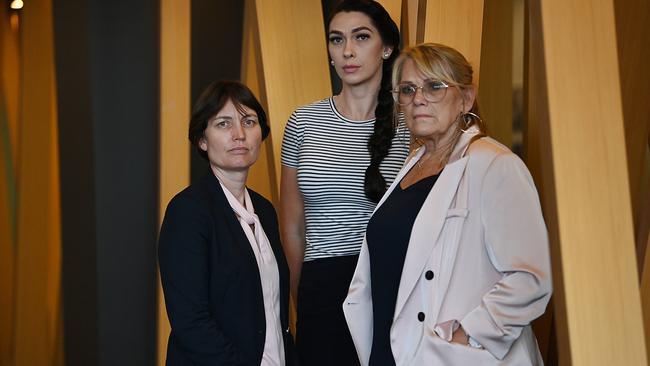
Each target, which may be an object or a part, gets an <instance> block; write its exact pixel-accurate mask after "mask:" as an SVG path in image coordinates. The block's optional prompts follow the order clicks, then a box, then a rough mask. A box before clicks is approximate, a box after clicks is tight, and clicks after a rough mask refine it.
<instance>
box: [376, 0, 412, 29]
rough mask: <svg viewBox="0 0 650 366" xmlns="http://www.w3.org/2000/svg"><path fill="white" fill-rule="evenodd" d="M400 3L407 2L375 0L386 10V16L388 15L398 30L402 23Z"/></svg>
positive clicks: (400, 0)
mask: <svg viewBox="0 0 650 366" xmlns="http://www.w3.org/2000/svg"><path fill="white" fill-rule="evenodd" d="M402 1H408V0H377V2H378V3H380V4H381V6H383V7H384V9H386V11H387V12H388V14H390V17H391V18H393V21H394V22H395V24H397V27H398V28H399V27H400V24H401V23H402Z"/></svg>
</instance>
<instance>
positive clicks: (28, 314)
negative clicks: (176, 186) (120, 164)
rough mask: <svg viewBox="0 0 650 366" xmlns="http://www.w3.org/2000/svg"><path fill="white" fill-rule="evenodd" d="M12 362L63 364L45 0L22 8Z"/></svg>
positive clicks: (51, 61) (55, 149)
mask: <svg viewBox="0 0 650 366" xmlns="http://www.w3.org/2000/svg"><path fill="white" fill-rule="evenodd" d="M23 12H24V13H23V18H22V19H23V20H24V21H23V28H22V32H23V33H22V40H21V44H22V50H23V59H22V65H23V67H22V70H21V71H22V78H21V81H22V88H21V89H22V93H21V94H22V95H21V99H22V100H23V101H29V102H25V103H21V112H20V115H21V118H20V123H21V124H22V125H24V126H29V133H28V134H21V136H20V142H19V143H20V147H19V151H20V157H21V158H20V162H19V166H18V169H19V171H20V176H19V185H18V192H19V196H18V245H17V261H16V290H15V291H16V292H15V293H16V313H15V314H16V316H15V322H16V328H15V332H16V333H15V347H16V348H15V363H16V365H57V364H61V363H62V358H61V356H62V351H61V346H62V339H61V330H62V328H61V326H62V322H61V309H60V275H61V267H60V261H61V240H60V235H61V234H60V202H59V196H58V195H59V177H58V172H59V167H58V145H57V139H58V137H57V127H56V126H57V123H56V121H57V120H56V112H57V111H56V105H55V103H56V94H55V88H54V85H55V78H54V52H53V51H54V50H53V38H52V34H53V32H52V29H53V28H52V4H51V1H50V0H34V1H31V2H29V7H26V8H25V9H24V10H23Z"/></svg>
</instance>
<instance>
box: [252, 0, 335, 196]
mask: <svg viewBox="0 0 650 366" xmlns="http://www.w3.org/2000/svg"><path fill="white" fill-rule="evenodd" d="M255 11H256V15H257V27H258V37H259V44H260V60H261V65H262V72H263V76H262V77H261V78H260V79H261V80H263V88H261V90H260V95H261V98H262V99H263V100H266V108H267V113H268V115H269V121H270V124H271V135H270V136H269V141H270V144H271V146H272V147H273V149H272V151H270V152H271V153H272V154H271V156H270V159H271V160H272V161H273V167H274V169H275V180H276V182H277V183H276V184H277V185H276V187H278V186H279V182H280V174H279V169H280V148H281V145H282V135H283V133H284V126H285V124H286V122H287V119H288V118H289V115H290V114H291V112H292V111H293V110H294V109H296V108H297V107H298V106H301V105H304V104H306V103H311V102H313V101H316V100H319V99H322V98H325V97H327V96H328V95H330V94H331V87H330V80H329V72H328V58H327V48H326V44H325V30H324V27H323V14H322V10H321V3H320V1H317V0H278V1H273V2H271V1H266V0H255ZM267 152H269V151H267ZM276 189H277V188H276Z"/></svg>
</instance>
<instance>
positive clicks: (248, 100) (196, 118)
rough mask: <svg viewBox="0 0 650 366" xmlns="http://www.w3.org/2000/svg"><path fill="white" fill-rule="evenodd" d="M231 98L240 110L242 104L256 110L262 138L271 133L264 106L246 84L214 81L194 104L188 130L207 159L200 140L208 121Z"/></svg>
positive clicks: (190, 137) (189, 135)
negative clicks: (200, 145)
mask: <svg viewBox="0 0 650 366" xmlns="http://www.w3.org/2000/svg"><path fill="white" fill-rule="evenodd" d="M229 100H230V101H232V102H233V104H234V105H235V108H237V110H239V111H240V112H243V110H242V109H243V107H242V106H246V107H248V108H250V109H252V110H254V111H255V113H257V120H258V121H259V124H260V127H261V128H262V140H264V139H265V138H266V136H268V135H269V131H270V128H269V125H268V122H267V119H266V112H264V108H262V105H261V104H260V102H259V101H258V100H257V98H255V95H254V94H253V92H252V91H251V90H250V89H248V87H247V86H246V85H244V84H242V83H240V82H238V81H221V80H220V81H214V82H212V83H211V84H210V85H208V87H207V88H205V90H203V92H202V93H201V96H200V97H199V99H198V100H197V101H196V103H195V104H194V108H193V109H192V118H191V119H190V128H189V132H188V137H189V139H190V142H191V143H192V145H193V146H194V147H195V148H196V150H197V151H198V152H199V154H200V155H201V156H202V157H203V158H204V159H205V160H208V154H207V153H206V152H205V151H203V150H201V148H200V147H199V142H200V141H201V139H202V138H203V136H204V133H205V129H206V128H207V127H208V121H209V120H210V119H211V118H212V117H214V115H215V114H217V113H219V111H220V110H221V109H222V108H223V107H224V106H225V105H226V103H228V101H229Z"/></svg>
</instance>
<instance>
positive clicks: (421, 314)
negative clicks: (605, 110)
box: [418, 311, 424, 322]
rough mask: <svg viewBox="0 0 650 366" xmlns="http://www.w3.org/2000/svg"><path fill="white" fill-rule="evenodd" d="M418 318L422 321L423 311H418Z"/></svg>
mask: <svg viewBox="0 0 650 366" xmlns="http://www.w3.org/2000/svg"><path fill="white" fill-rule="evenodd" d="M418 320H419V321H421V322H423V321H424V313H423V312H421V311H420V312H419V313H418Z"/></svg>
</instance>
